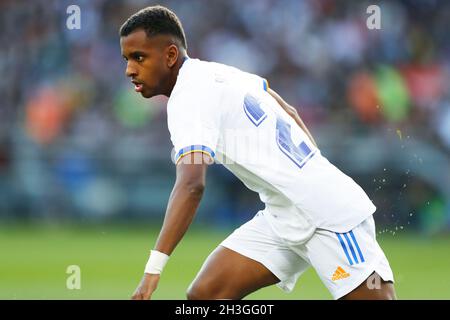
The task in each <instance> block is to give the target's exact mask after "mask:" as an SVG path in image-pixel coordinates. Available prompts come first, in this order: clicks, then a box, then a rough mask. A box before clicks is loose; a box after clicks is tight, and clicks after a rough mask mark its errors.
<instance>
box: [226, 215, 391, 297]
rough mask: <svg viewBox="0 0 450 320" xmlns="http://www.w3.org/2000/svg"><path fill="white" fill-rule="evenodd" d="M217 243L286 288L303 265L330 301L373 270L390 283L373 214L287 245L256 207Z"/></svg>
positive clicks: (290, 288)
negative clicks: (260, 266)
mask: <svg viewBox="0 0 450 320" xmlns="http://www.w3.org/2000/svg"><path fill="white" fill-rule="evenodd" d="M221 245H222V246H224V247H227V248H229V249H231V250H233V251H235V252H238V253H240V254H242V255H244V256H246V257H248V258H250V259H253V260H256V261H258V262H260V263H261V264H263V265H264V266H265V267H266V268H267V269H269V270H270V271H271V272H272V273H273V274H274V275H275V276H276V277H277V278H278V279H280V282H279V283H278V284H277V286H278V287H280V288H281V289H283V290H285V291H287V292H290V291H292V289H293V288H294V286H295V283H296V282H297V279H298V278H299V276H300V275H301V274H302V273H303V272H305V271H306V270H307V269H308V268H309V266H312V267H313V268H314V269H315V270H316V272H317V274H318V275H319V277H320V279H321V280H322V282H323V283H324V284H325V286H326V287H327V288H328V290H329V291H330V293H331V294H332V296H333V298H334V299H339V298H341V297H343V296H345V295H346V294H348V293H350V292H351V291H353V290H354V289H356V288H357V287H358V286H359V285H360V284H362V283H363V282H364V281H365V280H366V279H367V278H368V277H369V276H370V275H371V274H372V273H373V272H374V271H375V272H376V273H377V274H378V275H379V276H380V277H381V278H382V279H383V280H385V281H392V282H394V276H393V274H392V270H391V267H390V266H389V262H388V261H387V259H386V256H385V255H384V253H383V250H382V249H381V248H380V246H379V244H378V242H377V241H376V234H375V222H374V220H373V216H370V217H369V218H367V219H366V220H365V221H363V222H362V223H361V224H359V225H358V226H357V227H355V228H354V229H353V230H351V231H349V232H347V233H342V234H340V233H335V232H332V231H328V230H323V229H316V231H315V233H314V234H313V235H312V237H311V238H310V239H309V240H308V241H306V242H304V243H302V244H299V245H295V246H292V245H287V244H286V243H285V242H284V241H283V239H281V238H280V237H278V236H277V235H276V234H275V233H274V232H273V231H272V229H271V227H270V225H269V224H268V222H267V220H266V218H265V217H264V213H263V211H260V212H258V213H257V214H256V215H255V217H254V218H253V219H252V220H250V221H248V222H247V223H245V224H243V225H242V226H241V227H239V228H238V229H236V230H235V231H234V232H233V233H232V234H231V235H230V236H229V237H228V238H226V239H225V240H224V241H223V242H222V243H221ZM372 280H373V281H372ZM377 283H379V279H371V281H370V285H371V286H372V288H376V286H377Z"/></svg>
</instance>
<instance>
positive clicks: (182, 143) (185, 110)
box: [167, 84, 221, 164]
mask: <svg viewBox="0 0 450 320" xmlns="http://www.w3.org/2000/svg"><path fill="white" fill-rule="evenodd" d="M220 117H221V115H220V93H219V92H218V90H217V88H216V87H215V86H214V84H211V85H205V84H201V85H192V86H189V87H187V88H184V89H183V90H178V91H177V92H173V95H172V96H171V98H170V100H169V103H168V107H167V120H168V127H169V132H170V139H171V140H172V144H173V146H174V150H175V153H174V156H173V161H174V162H175V164H177V163H178V161H179V160H180V159H181V158H182V157H183V156H185V155H187V154H189V153H193V152H202V153H206V154H208V155H210V156H211V158H214V156H215V152H216V147H217V143H218V139H219V131H220V124H221V123H220V122H221V121H220Z"/></svg>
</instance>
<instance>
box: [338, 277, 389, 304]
mask: <svg viewBox="0 0 450 320" xmlns="http://www.w3.org/2000/svg"><path fill="white" fill-rule="evenodd" d="M395 299H397V297H396V294H395V289H394V284H393V283H392V281H384V280H383V279H382V278H381V276H380V275H379V274H378V273H376V272H374V273H372V274H371V275H370V277H368V278H367V279H366V280H365V281H364V282H363V283H361V284H360V285H359V286H358V287H357V288H356V289H354V290H353V291H351V292H350V293H348V294H346V295H345V296H343V297H342V298H340V300H395Z"/></svg>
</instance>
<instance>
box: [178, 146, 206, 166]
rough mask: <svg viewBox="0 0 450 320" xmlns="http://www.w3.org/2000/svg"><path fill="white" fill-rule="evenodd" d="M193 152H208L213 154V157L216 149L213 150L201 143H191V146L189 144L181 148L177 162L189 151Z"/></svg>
mask: <svg viewBox="0 0 450 320" xmlns="http://www.w3.org/2000/svg"><path fill="white" fill-rule="evenodd" d="M192 152H203V153H207V154H209V155H210V156H211V158H214V156H215V153H214V151H212V149H211V148H208V147H207V146H204V145H201V144H196V145H191V146H187V147H184V148H181V150H180V151H178V153H177V155H176V156H175V163H177V162H178V160H180V158H181V157H182V156H184V155H186V154H188V153H192Z"/></svg>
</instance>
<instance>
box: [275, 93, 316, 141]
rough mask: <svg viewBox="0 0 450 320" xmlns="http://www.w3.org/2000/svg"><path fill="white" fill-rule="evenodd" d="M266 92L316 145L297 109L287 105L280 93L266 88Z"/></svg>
mask: <svg viewBox="0 0 450 320" xmlns="http://www.w3.org/2000/svg"><path fill="white" fill-rule="evenodd" d="M267 92H268V93H269V94H270V95H271V96H272V97H273V98H274V99H275V100H276V101H277V102H278V104H279V105H280V106H281V107H282V108H283V109H284V111H286V112H287V114H288V115H289V116H290V117H291V118H293V119H294V120H295V122H296V123H297V124H298V125H299V126H300V128H302V129H303V131H305V133H306V134H307V135H308V137H309V139H310V140H311V142H312V143H313V144H314V145H315V146H316V147H317V144H316V141H315V140H314V138H313V137H312V135H311V133H310V132H309V130H308V128H307V127H306V125H305V124H304V123H303V121H302V119H301V118H300V116H299V115H298V112H297V110H296V109H295V108H294V107H293V106H291V105H289V104H288V103H287V102H286V101H284V100H283V98H281V97H280V95H279V94H278V93H276V92H275V91H273V90H272V89H270V88H267Z"/></svg>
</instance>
